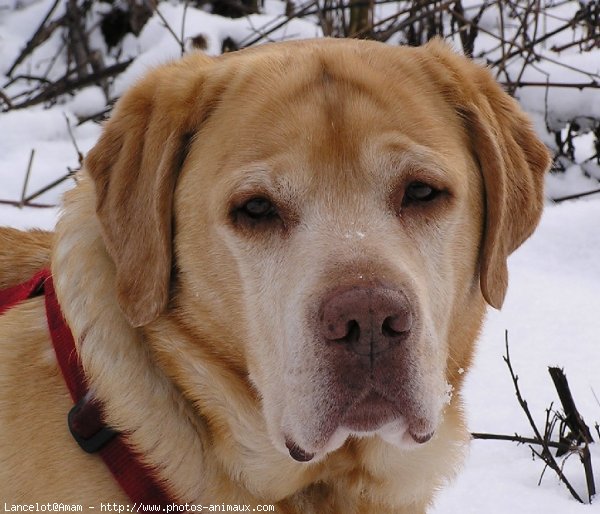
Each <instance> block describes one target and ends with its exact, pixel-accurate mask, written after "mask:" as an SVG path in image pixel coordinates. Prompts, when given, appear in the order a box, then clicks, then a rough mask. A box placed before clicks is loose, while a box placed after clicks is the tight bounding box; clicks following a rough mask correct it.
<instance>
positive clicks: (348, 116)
mask: <svg viewBox="0 0 600 514" xmlns="http://www.w3.org/2000/svg"><path fill="white" fill-rule="evenodd" d="M549 162H550V159H549V154H548V151H547V149H546V147H545V146H544V145H543V144H542V143H541V142H540V141H539V139H538V138H537V137H536V135H535V133H534V130H533V129H532V125H531V123H530V121H529V120H528V118H527V116H526V115H525V114H524V113H523V112H522V111H521V109H520V108H519V106H518V104H517V103H516V102H515V101H514V100H513V99H511V98H510V97H509V96H508V95H507V94H506V93H504V92H503V91H502V89H501V87H500V86H499V85H498V84H497V83H496V82H495V80H494V79H493V77H492V76H491V73H490V72H489V71H488V70H486V69H484V68H483V67H480V66H479V65H477V64H475V63H473V62H472V61H470V60H469V59H467V58H465V57H462V56H460V55H458V54H456V53H455V52H454V51H453V50H452V49H450V48H449V47H448V46H447V45H446V44H445V43H443V42H441V41H437V40H434V41H431V42H429V43H428V44H426V45H425V46H423V47H419V48H408V47H391V46H387V45H384V44H381V43H376V42H367V41H355V40H333V39H319V40H306V41H297V42H285V43H274V44H266V45H264V46H260V47H255V48H251V49H246V50H242V51H239V52H234V53H231V54H226V55H222V56H220V57H217V58H209V57H207V56H205V55H203V54H201V53H194V54H190V55H188V56H186V57H184V58H182V59H181V60H178V61H175V62H172V63H169V64H166V65H162V66H160V67H157V68H156V69H154V70H152V71H150V72H149V73H148V74H147V76H145V77H144V78H142V79H141V80H140V81H139V82H138V83H137V84H135V85H134V86H133V87H132V88H131V89H130V90H129V91H128V92H126V93H125V94H124V96H123V97H122V98H121V99H120V100H119V101H118V103H117V105H116V106H115V108H114V111H113V113H112V116H111V118H110V120H109V121H108V122H107V123H106V125H105V127H104V129H103V133H102V135H101V137H100V139H99V141H98V143H97V144H96V146H95V147H94V148H93V149H92V150H91V151H90V152H89V154H88V155H87V158H86V159H85V162H84V166H83V169H82V171H81V172H80V173H79V177H78V183H77V185H76V187H75V188H74V189H73V190H71V191H69V192H68V193H67V194H66V196H65V199H64V208H63V214H62V216H61V218H60V221H59V222H58V225H57V228H56V231H55V233H48V232H27V233H26V232H20V231H17V230H14V229H3V230H2V231H0V270H1V271H0V289H2V288H5V289H6V288H9V287H14V286H15V285H17V284H19V283H22V282H26V281H27V280H28V279H30V278H31V277H32V276H33V275H35V274H36V273H37V272H38V271H39V270H40V269H42V268H49V269H50V270H51V271H50V272H49V273H50V275H48V276H50V277H51V278H52V280H53V287H54V289H55V294H56V298H57V299H58V304H59V306H60V311H61V312H62V316H64V320H65V322H66V325H67V326H68V328H69V330H70V332H71V334H72V337H73V340H74V344H75V347H76V351H75V350H73V351H72V352H71V353H73V354H76V357H77V359H79V360H80V362H81V366H82V373H84V375H85V384H86V387H87V392H86V394H85V398H84V400H83V401H84V403H85V402H88V403H89V402H90V401H93V402H95V404H97V405H99V406H100V407H98V412H100V414H101V416H102V420H103V423H104V424H103V427H108V428H107V429H106V430H107V433H108V435H109V437H110V436H111V434H113V433H117V434H119V437H120V439H121V440H122V441H123V442H124V445H125V447H126V448H127V449H128V450H127V451H129V452H130V453H132V454H134V460H136V459H137V460H136V463H137V465H141V466H142V467H144V469H145V470H146V471H147V470H150V471H149V472H148V473H149V476H150V478H151V479H152V480H156V483H158V484H159V485H160V487H161V488H164V491H165V492H166V493H165V494H166V495H168V497H169V498H171V499H173V501H174V502H175V503H176V504H177V506H178V508H179V506H180V505H184V504H187V507H186V508H188V509H191V508H192V507H190V506H193V505H201V504H204V505H208V504H223V505H224V504H230V505H237V506H241V505H242V504H243V505H245V506H246V507H247V506H248V505H250V506H253V508H255V507H254V506H258V505H262V506H265V505H272V506H274V507H275V509H276V512H283V513H303V514H306V513H319V514H323V513H345V514H351V513H356V514H358V513H382V512H385V513H393V514H402V513H404V514H406V513H411V514H415V513H423V512H425V511H426V509H427V508H428V506H429V505H430V504H431V502H432V499H433V498H434V494H435V492H436V491H437V490H438V489H439V488H440V487H442V486H443V485H444V484H445V483H447V481H448V480H450V479H451V478H452V477H453V476H454V475H455V474H456V473H457V472H458V470H459V469H460V465H461V462H462V460H463V458H464V455H465V451H466V448H467V446H468V441H469V433H468V431H467V429H466V426H465V421H464V416H463V412H462V407H461V398H460V390H461V384H462V381H463V378H464V374H463V371H466V370H468V368H469V366H470V364H471V361H472V358H473V353H474V349H475V343H476V340H477V338H478V334H479V331H480V327H481V324H482V319H483V317H484V313H485V311H486V308H487V305H490V306H492V307H495V308H500V307H501V305H502V303H503V300H504V297H505V294H506V289H507V285H508V276H507V265H506V260H507V256H508V255H509V254H510V253H511V252H513V251H514V250H515V249H516V248H517V247H519V246H520V245H521V244H522V243H523V242H524V241H525V240H526V239H527V238H528V237H529V236H530V235H531V233H532V232H533V230H534V228H535V227H536V225H537V223H538V221H539V218H540V216H541V212H542V207H543V180H544V173H545V172H546V171H547V169H548V167H549ZM47 279H48V277H46V278H45V279H44V280H47ZM50 339H51V337H50V335H49V329H48V321H47V314H46V311H45V308H44V299H43V298H42V297H39V296H35V295H34V296H33V297H31V298H29V299H27V300H24V301H21V302H20V303H18V304H17V305H14V306H13V307H11V308H10V309H8V310H6V311H5V312H4V313H3V314H2V315H1V316H0V386H1V387H0V423H1V424H0V427H1V428H0V433H1V434H2V435H1V438H0V462H1V463H2V465H1V466H0V497H1V498H3V501H5V503H7V504H22V503H31V502H48V501H54V502H62V503H64V504H77V503H80V504H83V505H98V504H100V503H101V502H108V501H110V502H115V503H114V504H115V505H116V504H122V505H126V504H128V503H131V502H132V497H131V496H129V497H128V496H127V495H126V494H125V492H124V491H123V488H122V487H121V486H120V485H119V483H118V482H117V481H116V480H115V478H114V477H113V475H112V474H111V472H110V471H109V469H108V467H107V465H106V464H105V462H103V460H102V459H101V458H100V457H99V456H98V455H94V454H93V452H94V450H92V454H88V453H86V452H85V451H83V450H82V449H81V448H80V447H79V446H78V444H77V442H76V441H75V440H74V439H73V437H72V436H71V434H70V433H69V429H68V426H67V425H68V423H67V413H68V412H69V411H70V410H71V409H72V408H73V403H74V401H73V400H72V399H71V397H70V396H69V390H68V389H67V386H66V385H65V379H64V378H63V376H62V375H61V372H60V370H59V365H58V364H57V356H56V355H57V354H56V353H55V350H54V349H53V347H52V344H51V342H50ZM71 428H73V427H71ZM103 431H104V428H103ZM152 487H154V486H152ZM157 487H158V486H157ZM138 508H139V506H138Z"/></svg>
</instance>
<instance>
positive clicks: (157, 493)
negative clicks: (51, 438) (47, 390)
mask: <svg viewBox="0 0 600 514" xmlns="http://www.w3.org/2000/svg"><path fill="white" fill-rule="evenodd" d="M40 294H43V295H44V297H45V300H46V318H47V320H48V328H49V330H50V336H51V338H52V343H53V346H54V350H55V352H56V357H57V359H58V363H59V365H60V369H61V371H62V374H63V377H64V379H65V382H66V384H67V387H68V388H69V392H70V393H71V397H72V398H73V401H74V402H75V406H74V407H73V408H72V409H71V411H70V412H69V415H68V421H69V428H70V430H71V434H73V437H74V438H75V440H76V441H77V443H78V444H79V446H81V448H83V450H85V451H86V452H88V453H98V454H99V455H100V457H102V460H104V463H105V464H106V466H108V468H109V469H110V472H111V473H112V474H113V476H114V477H115V479H116V480H117V482H118V483H119V485H120V486H121V488H122V489H123V491H124V492H125V493H126V494H127V496H128V497H129V499H130V500H131V501H133V502H137V503H138V505H139V504H146V505H150V504H152V505H161V506H163V507H165V506H166V505H169V504H173V503H175V501H174V500H173V499H172V498H171V497H170V496H169V495H168V494H167V492H166V488H165V486H164V485H163V484H162V483H161V482H160V481H159V479H158V478H157V477H156V473H155V471H154V470H153V469H151V468H150V467H148V466H147V465H145V464H144V463H143V462H142V461H141V460H140V456H139V455H138V454H137V453H136V452H134V450H133V449H132V448H131V446H129V444H128V443H127V440H126V435H125V434H122V433H119V432H116V431H115V430H113V429H112V428H110V427H108V426H106V425H105V424H104V422H103V421H102V419H103V412H102V406H101V405H100V403H99V402H98V401H96V400H95V399H94V398H93V397H92V396H91V394H90V393H89V391H88V388H87V384H86V380H85V374H84V371H83V367H82V366H81V362H80V361H79V355H78V354H77V351H76V349H75V341H74V340H73V335H72V334H71V331H70V330H69V327H68V326H67V323H66V322H65V319H64V318H63V315H62V313H61V310H60V305H59V303H58V299H57V298H56V292H55V290H54V284H53V282H52V275H51V273H50V270H48V269H45V270H42V271H40V272H38V273H36V275H35V276H34V277H33V278H32V279H31V280H29V281H27V282H25V283H23V284H19V285H17V286H13V287H10V288H8V289H3V290H0V314H2V313H3V312H4V311H6V310H8V309H9V308H11V307H13V306H14V305H16V304H18V303H20V302H22V301H24V300H26V299H28V298H32V297H34V296H38V295H40Z"/></svg>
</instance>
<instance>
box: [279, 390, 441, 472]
mask: <svg viewBox="0 0 600 514" xmlns="http://www.w3.org/2000/svg"><path fill="white" fill-rule="evenodd" d="M432 425H433V424H432V423H429V422H428V421H426V420H421V419H415V420H409V419H407V417H406V416H405V415H404V414H403V413H402V412H401V411H400V410H399V409H398V408H397V407H396V405H395V404H394V403H393V402H391V401H388V400H386V399H385V398H384V397H382V396H381V395H380V394H379V393H377V392H375V391H373V392H370V393H368V394H367V395H366V396H364V398H362V399H361V400H359V401H357V402H356V403H355V404H353V405H351V406H350V407H349V408H348V409H347V410H346V411H344V412H343V413H341V414H338V415H337V416H335V415H332V413H328V415H324V421H323V423H320V425H319V426H320V427H321V428H322V430H320V431H316V433H314V434H313V437H312V438H311V440H310V441H302V440H301V438H300V437H297V436H295V435H294V434H293V433H291V431H290V433H285V432H284V434H283V437H284V441H285V449H284V451H287V452H288V453H289V455H290V457H291V458H293V459H294V460H296V461H298V462H311V463H314V462H318V461H319V460H322V459H323V458H324V457H325V456H326V455H327V454H329V453H331V452H334V451H335V450H337V449H339V448H340V447H342V446H343V445H344V443H345V442H346V440H347V439H348V438H349V437H358V438H364V437H380V438H381V439H382V440H383V441H385V442H387V443H389V444H391V445H393V446H395V447H396V448H398V449H400V450H411V449H415V448H417V447H419V446H421V445H422V444H424V443H426V442H427V441H429V440H430V439H431V438H432V437H433V435H434V429H433V427H432Z"/></svg>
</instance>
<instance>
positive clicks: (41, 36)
mask: <svg viewBox="0 0 600 514" xmlns="http://www.w3.org/2000/svg"><path fill="white" fill-rule="evenodd" d="M59 3H60V0H54V3H53V4H52V6H51V7H50V10H49V11H48V12H47V13H46V16H45V17H44V19H43V20H42V23H40V24H39V26H38V28H37V30H36V31H35V32H34V33H33V36H31V39H30V40H29V41H28V42H27V44H26V45H25V48H24V49H23V51H22V52H21V53H20V54H19V56H18V57H17V58H16V59H15V61H14V62H13V63H12V65H11V67H10V68H9V69H8V71H7V72H6V76H7V77H10V76H11V75H12V72H13V71H15V68H16V67H17V66H18V65H19V64H21V63H22V62H23V60H24V59H25V58H26V57H27V56H28V55H29V54H30V53H31V52H32V51H33V50H34V49H35V48H36V47H37V46H39V45H40V44H41V43H43V42H44V41H46V39H48V38H49V37H50V36H51V35H52V32H54V30H55V29H56V28H57V27H58V26H60V24H61V22H62V21H61V20H55V21H54V22H52V24H51V25H50V27H46V22H47V21H48V19H49V18H50V16H52V13H53V12H54V10H55V9H56V7H57V6H58V4H59Z"/></svg>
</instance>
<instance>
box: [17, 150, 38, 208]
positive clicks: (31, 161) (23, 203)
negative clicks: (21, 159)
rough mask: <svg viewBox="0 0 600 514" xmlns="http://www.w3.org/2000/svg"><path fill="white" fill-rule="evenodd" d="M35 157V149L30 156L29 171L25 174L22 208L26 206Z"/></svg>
mask: <svg viewBox="0 0 600 514" xmlns="http://www.w3.org/2000/svg"><path fill="white" fill-rule="evenodd" d="M34 156H35V148H32V149H31V153H30V154H29V164H27V171H26V172H25V180H24V181H23V191H21V202H20V204H21V207H23V205H25V195H26V194H27V184H29V177H30V175H31V166H32V165H33V157H34Z"/></svg>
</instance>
